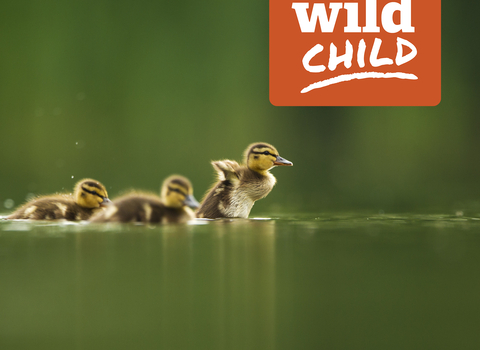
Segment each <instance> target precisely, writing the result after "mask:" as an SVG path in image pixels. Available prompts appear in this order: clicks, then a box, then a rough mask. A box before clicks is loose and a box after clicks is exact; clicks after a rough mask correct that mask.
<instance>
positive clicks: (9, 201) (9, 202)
mask: <svg viewBox="0 0 480 350" xmlns="http://www.w3.org/2000/svg"><path fill="white" fill-rule="evenodd" d="M14 205H15V202H14V201H13V199H10V198H8V199H5V202H3V206H4V207H5V208H7V209H12V208H13V206H14Z"/></svg>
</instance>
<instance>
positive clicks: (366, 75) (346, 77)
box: [300, 72, 418, 94]
mask: <svg viewBox="0 0 480 350" xmlns="http://www.w3.org/2000/svg"><path fill="white" fill-rule="evenodd" d="M378 78H383V79H408V80H417V79H418V77H417V76H416V75H415V74H411V73H403V72H394V73H381V72H362V73H352V74H342V75H339V76H336V77H333V78H329V79H325V80H320V81H317V82H316V83H313V84H310V85H308V86H307V87H305V88H303V89H302V91H300V92H301V93H302V94H305V93H307V92H310V91H312V90H315V89H321V88H324V87H326V86H329V85H333V84H338V83H343V82H347V81H351V80H354V79H357V80H361V79H378Z"/></svg>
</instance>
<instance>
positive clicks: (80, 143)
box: [75, 140, 85, 149]
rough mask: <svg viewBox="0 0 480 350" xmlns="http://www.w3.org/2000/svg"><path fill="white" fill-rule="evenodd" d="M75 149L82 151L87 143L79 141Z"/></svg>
mask: <svg viewBox="0 0 480 350" xmlns="http://www.w3.org/2000/svg"><path fill="white" fill-rule="evenodd" d="M75 147H76V148H77V149H81V148H83V147H85V142H84V141H83V140H78V141H77V142H75Z"/></svg>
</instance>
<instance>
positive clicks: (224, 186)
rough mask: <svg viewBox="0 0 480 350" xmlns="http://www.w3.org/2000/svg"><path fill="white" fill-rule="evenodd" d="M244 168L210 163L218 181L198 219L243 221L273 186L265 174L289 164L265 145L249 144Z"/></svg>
mask: <svg viewBox="0 0 480 350" xmlns="http://www.w3.org/2000/svg"><path fill="white" fill-rule="evenodd" d="M244 163H245V164H244V165H240V164H238V163H237V162H235V161H232V160H220V161H213V162H212V165H213V168H214V169H215V171H216V172H217V175H218V182H217V183H216V184H214V185H213V187H212V188H211V189H210V190H209V191H208V192H207V194H206V195H205V197H204V199H203V201H202V204H201V206H200V208H199V209H198V211H197V213H196V215H197V217H199V218H210V219H215V218H219V217H238V218H247V217H248V215H249V214H250V210H251V209H252V206H253V204H254V203H255V201H257V200H259V199H262V198H264V197H266V196H267V195H268V194H269V193H270V191H271V190H272V188H273V186H274V185H275V183H276V179H275V177H274V176H273V175H272V174H271V173H270V172H269V170H270V169H271V168H273V167H274V166H277V165H281V166H292V165H293V163H292V162H290V161H288V160H286V159H283V158H282V157H280V156H279V155H278V151H277V150H276V149H275V147H273V146H272V145H270V144H268V143H264V142H261V143H252V144H251V145H249V146H248V147H247V149H246V150H245V153H244Z"/></svg>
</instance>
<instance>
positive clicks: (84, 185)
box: [6, 179, 110, 221]
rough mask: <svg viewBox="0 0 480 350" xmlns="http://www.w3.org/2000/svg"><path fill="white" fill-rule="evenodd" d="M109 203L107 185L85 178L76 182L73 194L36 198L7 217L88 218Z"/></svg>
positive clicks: (36, 218) (35, 218)
mask: <svg viewBox="0 0 480 350" xmlns="http://www.w3.org/2000/svg"><path fill="white" fill-rule="evenodd" d="M109 203H110V200H109V199H108V193H107V190H106V189H105V186H103V185H102V184H101V183H100V182H98V181H96V180H93V179H83V180H80V181H79V182H77V183H76V185H75V189H74V193H73V196H72V195H71V194H66V193H63V194H55V195H49V196H42V197H37V198H34V199H32V200H30V201H29V202H27V203H25V204H24V205H23V206H21V207H20V208H18V209H17V210H16V211H15V212H13V213H12V214H11V215H10V216H7V217H6V219H7V220H12V219H28V220H57V219H66V220H69V221H75V220H87V219H89V218H90V216H92V215H93V214H94V213H95V212H98V211H101V210H102V209H103V207H105V206H106V205H107V204H109Z"/></svg>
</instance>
